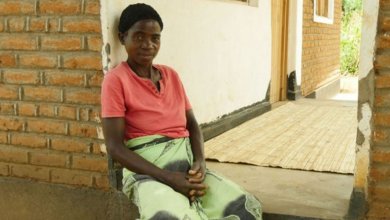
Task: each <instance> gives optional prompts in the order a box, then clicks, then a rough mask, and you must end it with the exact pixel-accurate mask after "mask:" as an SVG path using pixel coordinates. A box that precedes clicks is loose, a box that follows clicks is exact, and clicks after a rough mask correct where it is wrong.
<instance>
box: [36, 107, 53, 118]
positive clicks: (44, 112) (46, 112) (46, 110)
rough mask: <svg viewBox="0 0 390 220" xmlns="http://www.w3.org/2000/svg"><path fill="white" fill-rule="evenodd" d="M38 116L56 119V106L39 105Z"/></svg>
mask: <svg viewBox="0 0 390 220" xmlns="http://www.w3.org/2000/svg"><path fill="white" fill-rule="evenodd" d="M38 115H39V116H44V117H54V116H55V110H54V105H46V104H41V105H39V108H38Z"/></svg>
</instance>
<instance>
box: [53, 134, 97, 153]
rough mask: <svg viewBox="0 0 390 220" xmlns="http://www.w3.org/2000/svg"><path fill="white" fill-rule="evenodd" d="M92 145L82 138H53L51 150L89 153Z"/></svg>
mask: <svg viewBox="0 0 390 220" xmlns="http://www.w3.org/2000/svg"><path fill="white" fill-rule="evenodd" d="M90 146H91V143H90V142H89V141H88V140H83V139H80V138H76V137H72V138H69V137H68V138H64V137H52V138H51V149H54V150H59V151H66V152H78V153H88V152H89V148H90Z"/></svg>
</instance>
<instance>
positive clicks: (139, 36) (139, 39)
mask: <svg viewBox="0 0 390 220" xmlns="http://www.w3.org/2000/svg"><path fill="white" fill-rule="evenodd" d="M135 39H136V40H137V41H142V40H143V39H144V38H143V36H141V35H138V36H136V37H135Z"/></svg>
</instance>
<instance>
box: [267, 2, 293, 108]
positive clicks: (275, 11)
mask: <svg viewBox="0 0 390 220" xmlns="http://www.w3.org/2000/svg"><path fill="white" fill-rule="evenodd" d="M271 2H272V11H271V19H272V22H271V24H272V64H271V88H270V102H271V104H272V103H275V102H278V101H283V100H285V99H286V93H287V34H288V2H289V0H272V1H271Z"/></svg>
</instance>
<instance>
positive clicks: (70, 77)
mask: <svg viewBox="0 0 390 220" xmlns="http://www.w3.org/2000/svg"><path fill="white" fill-rule="evenodd" d="M45 79H46V84H47V85H54V86H84V85H85V74H84V73H66V72H46V73H45Z"/></svg>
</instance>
